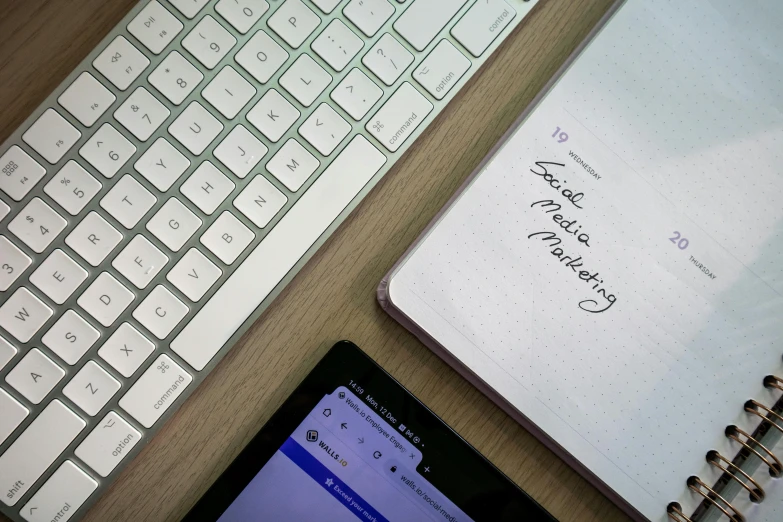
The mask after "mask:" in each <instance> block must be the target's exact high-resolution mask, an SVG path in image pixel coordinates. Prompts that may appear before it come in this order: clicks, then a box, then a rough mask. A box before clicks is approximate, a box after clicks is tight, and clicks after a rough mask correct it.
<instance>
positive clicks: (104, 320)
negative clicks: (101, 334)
mask: <svg viewBox="0 0 783 522" xmlns="http://www.w3.org/2000/svg"><path fill="white" fill-rule="evenodd" d="M133 299H134V295H133V293H132V292H131V291H130V290H128V289H127V288H125V287H124V286H123V285H122V284H121V283H120V282H119V281H117V280H116V279H114V277H112V276H111V275H109V274H108V273H107V272H102V273H101V274H100V275H99V276H98V277H97V278H96V279H95V281H93V283H92V284H91V285H90V286H89V287H88V288H87V290H85V291H84V293H83V294H82V295H81V296H80V297H79V299H78V300H77V301H76V302H77V303H79V306H81V307H82V308H83V309H84V310H85V311H86V312H87V313H88V314H90V315H91V316H92V317H93V318H94V319H95V320H96V321H98V322H99V323H101V324H102V325H103V326H106V327H107V328H108V327H109V326H111V325H112V324H113V323H114V321H116V320H117V318H118V317H119V316H120V314H122V312H124V311H125V309H126V308H128V305H130V304H131V302H132V301H133Z"/></svg>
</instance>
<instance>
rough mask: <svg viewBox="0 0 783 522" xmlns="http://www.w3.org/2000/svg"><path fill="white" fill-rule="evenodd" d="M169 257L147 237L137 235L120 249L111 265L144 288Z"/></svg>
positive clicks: (139, 287) (137, 286) (138, 286)
mask: <svg viewBox="0 0 783 522" xmlns="http://www.w3.org/2000/svg"><path fill="white" fill-rule="evenodd" d="M168 261H169V259H168V258H167V257H166V255H165V254H164V253H163V252H161V251H160V250H158V249H157V248H155V245H153V244H152V243H150V242H149V241H148V240H147V238H145V237H144V236H142V235H141V234H139V235H137V236H136V237H134V238H133V239H131V242H130V243H128V244H127V245H126V246H125V248H123V249H122V252H120V253H119V254H118V255H117V257H115V258H114V261H112V262H111V266H113V267H114V268H116V269H117V271H118V272H119V273H121V274H122V275H123V276H125V278H126V279H127V280H128V281H130V282H131V283H133V284H134V285H135V286H136V288H138V289H140V290H144V289H145V288H147V285H148V284H150V282H151V281H152V280H153V279H154V278H155V276H157V275H158V274H159V273H160V271H161V270H163V267H165V266H166V263H168Z"/></svg>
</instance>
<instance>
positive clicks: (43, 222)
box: [8, 198, 68, 254]
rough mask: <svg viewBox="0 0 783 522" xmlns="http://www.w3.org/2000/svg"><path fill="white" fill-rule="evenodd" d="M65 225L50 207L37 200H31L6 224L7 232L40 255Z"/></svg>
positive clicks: (65, 222)
mask: <svg viewBox="0 0 783 522" xmlns="http://www.w3.org/2000/svg"><path fill="white" fill-rule="evenodd" d="M67 224H68V223H67V221H65V220H64V219H63V218H62V216H60V214H58V213H57V212H55V211H54V210H52V207H50V206H49V205H47V204H46V203H44V202H43V201H41V199H39V198H33V199H32V200H30V202H29V203H28V204H27V206H26V207H25V208H24V209H23V210H22V211H21V212H20V213H19V214H17V215H16V217H15V218H14V219H13V220H12V221H11V222H10V223H9V224H8V230H9V232H11V233H12V234H14V235H15V236H16V237H18V238H19V239H21V240H22V241H23V242H24V244H25V245H27V246H29V247H30V248H31V249H32V250H33V252H35V253H36V254H40V253H41V252H43V251H44V250H46V247H48V246H49V244H50V243H51V242H52V241H54V240H55V238H56V237H57V236H58V235H60V232H62V231H63V230H64V229H65V227H66V225H67Z"/></svg>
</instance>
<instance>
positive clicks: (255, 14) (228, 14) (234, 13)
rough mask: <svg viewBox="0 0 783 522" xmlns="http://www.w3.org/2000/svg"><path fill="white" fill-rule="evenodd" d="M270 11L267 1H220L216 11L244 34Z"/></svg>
mask: <svg viewBox="0 0 783 522" xmlns="http://www.w3.org/2000/svg"><path fill="white" fill-rule="evenodd" d="M268 9H269V4H268V3H266V0H220V1H219V2H218V3H217V5H215V11H217V12H218V13H219V14H220V16H222V17H223V18H225V20H226V21H227V22H228V23H230V24H231V25H232V26H233V27H234V29H236V30H237V31H239V32H240V33H242V34H245V33H247V32H248V31H249V30H250V28H251V27H253V25H254V24H255V23H256V22H257V21H258V20H259V18H261V15H263V14H264V13H266V12H267V10H268Z"/></svg>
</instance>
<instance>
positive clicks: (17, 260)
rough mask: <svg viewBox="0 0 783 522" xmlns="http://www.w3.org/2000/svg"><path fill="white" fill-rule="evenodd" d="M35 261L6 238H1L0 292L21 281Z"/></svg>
mask: <svg viewBox="0 0 783 522" xmlns="http://www.w3.org/2000/svg"><path fill="white" fill-rule="evenodd" d="M32 262H33V261H32V260H31V259H30V258H29V257H27V254H25V253H24V252H22V251H21V250H19V248H17V246H16V245H14V244H13V243H12V242H11V241H9V240H8V239H7V238H5V237H4V236H0V292H5V291H6V290H8V289H9V288H10V287H11V285H12V284H13V283H14V281H16V280H17V279H19V276H21V275H22V273H24V271H25V270H27V267H28V266H30V264H31V263H32Z"/></svg>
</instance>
